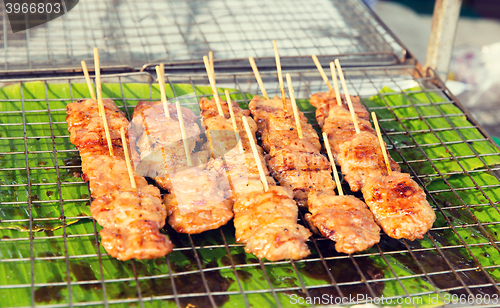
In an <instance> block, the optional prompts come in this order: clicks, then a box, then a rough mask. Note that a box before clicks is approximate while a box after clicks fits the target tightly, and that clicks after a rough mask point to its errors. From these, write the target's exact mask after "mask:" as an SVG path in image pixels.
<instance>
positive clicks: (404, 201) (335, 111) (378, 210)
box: [311, 92, 436, 240]
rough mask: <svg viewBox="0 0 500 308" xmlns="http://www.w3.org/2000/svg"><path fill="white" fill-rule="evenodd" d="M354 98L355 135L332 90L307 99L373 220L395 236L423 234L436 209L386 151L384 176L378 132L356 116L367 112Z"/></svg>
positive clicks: (344, 111)
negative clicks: (357, 120)
mask: <svg viewBox="0 0 500 308" xmlns="http://www.w3.org/2000/svg"><path fill="white" fill-rule="evenodd" d="M354 99H356V100H357V98H354ZM354 99H353V103H354V101H355V100H354ZM357 102H358V103H356V105H357V106H356V107H354V109H355V111H356V114H357V115H358V117H359V122H358V123H360V129H361V132H360V133H359V134H355V133H354V132H353V124H352V119H350V114H349V111H348V109H347V108H346V107H345V104H344V106H338V105H336V99H334V93H333V92H329V93H324V94H321V93H318V94H314V95H313V96H312V97H311V104H314V106H315V107H317V108H318V109H317V110H316V118H317V119H318V122H320V126H322V130H323V131H324V132H326V133H327V135H328V139H329V141H330V142H335V143H336V144H335V146H334V152H336V156H337V161H338V163H339V165H340V166H341V169H342V173H344V174H345V179H346V181H347V182H348V183H349V185H350V187H351V190H352V191H359V190H360V189H361V191H362V193H363V197H364V199H365V201H366V203H367V205H368V207H369V208H370V210H371V211H372V213H373V215H374V217H375V221H376V222H377V224H378V225H379V226H381V227H382V229H383V230H384V232H385V233H387V234H388V235H389V236H390V237H393V238H396V239H399V238H405V239H409V240H414V239H416V238H423V235H424V234H425V233H426V232H427V231H428V230H429V229H430V228H431V227H432V224H433V223H434V221H435V219H436V216H435V213H434V211H433V209H432V208H431V206H430V205H429V203H428V202H427V200H426V196H425V193H424V192H423V190H422V188H421V187H420V186H418V184H417V183H415V181H413V180H412V179H411V177H410V175H408V174H405V173H400V172H399V171H400V168H399V165H398V164H397V163H396V162H395V161H394V160H393V159H392V158H391V157H390V155H388V158H389V164H390V168H391V170H392V175H388V171H387V167H386V166H385V162H384V157H383V155H382V149H381V147H380V144H379V140H378V137H377V136H376V135H375V132H374V131H373V129H372V128H371V126H369V122H368V121H365V120H363V119H361V118H364V117H365V116H366V114H365V112H363V110H364V108H363V106H362V105H361V104H360V103H359V100H357ZM365 111H366V110H365ZM349 122H350V123H349Z"/></svg>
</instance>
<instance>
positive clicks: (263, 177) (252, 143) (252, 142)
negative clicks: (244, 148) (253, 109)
mask: <svg viewBox="0 0 500 308" xmlns="http://www.w3.org/2000/svg"><path fill="white" fill-rule="evenodd" d="M241 119H242V121H243V126H244V127H245V131H246V133H247V136H248V140H249V141H250V146H251V147H252V152H253V157H254V158H255V163H256V164H257V169H258V170H259V176H260V180H261V182H262V185H263V186H264V191H268V190H269V185H268V184H267V179H266V174H265V173H264V167H263V166H262V161H261V160H260V156H259V152H258V151H257V146H256V145H255V139H254V138H253V134H252V131H251V130H250V126H249V125H248V121H247V118H246V117H245V116H243V117H242V118H241Z"/></svg>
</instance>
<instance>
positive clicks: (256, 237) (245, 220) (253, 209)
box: [234, 186, 311, 261]
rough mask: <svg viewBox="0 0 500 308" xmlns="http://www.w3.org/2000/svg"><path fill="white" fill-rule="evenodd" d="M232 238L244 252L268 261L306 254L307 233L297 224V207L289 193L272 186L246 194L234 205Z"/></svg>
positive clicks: (295, 258) (304, 255) (307, 231)
mask: <svg viewBox="0 0 500 308" xmlns="http://www.w3.org/2000/svg"><path fill="white" fill-rule="evenodd" d="M234 211H235V217H234V226H235V228H236V241H237V242H239V243H246V247H245V251H246V252H248V253H253V254H255V255H256V256H257V257H259V258H266V259H268V260H270V261H277V260H283V259H293V260H298V259H302V258H304V257H306V256H308V255H309V254H310V251H309V249H308V247H307V244H306V241H307V239H308V238H309V237H310V236H311V232H309V230H307V229H306V228H305V227H304V226H302V225H299V224H297V216H298V208H297V205H296V204H295V202H294V201H293V199H292V192H291V191H290V190H288V189H286V188H284V187H279V186H272V187H270V188H269V190H268V191H267V192H264V191H263V190H262V191H260V193H253V194H248V195H246V196H245V197H243V198H241V199H239V200H238V201H237V202H236V203H235V204H234Z"/></svg>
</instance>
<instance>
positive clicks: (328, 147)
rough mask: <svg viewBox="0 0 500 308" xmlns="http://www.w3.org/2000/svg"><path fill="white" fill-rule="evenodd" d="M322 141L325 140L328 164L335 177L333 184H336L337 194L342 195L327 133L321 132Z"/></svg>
mask: <svg viewBox="0 0 500 308" xmlns="http://www.w3.org/2000/svg"><path fill="white" fill-rule="evenodd" d="M323 141H324V142H325V148H326V152H327V153H328V159H329V160H330V165H332V172H333V178H334V179H335V184H337V189H338V191H339V196H343V195H344V191H343V190H342V185H341V184H340V178H339V174H338V172H337V166H336V165H335V160H334V159H333V154H332V149H331V148H330V141H328V135H327V134H326V133H325V132H323Z"/></svg>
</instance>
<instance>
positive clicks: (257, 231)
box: [199, 93, 311, 261]
mask: <svg viewBox="0 0 500 308" xmlns="http://www.w3.org/2000/svg"><path fill="white" fill-rule="evenodd" d="M226 97H229V95H228V94H227V93H226ZM230 103H231V107H232V110H233V112H232V113H233V116H234V118H231V112H230V110H229V105H228V103H227V102H225V101H220V104H219V106H220V107H221V110H222V111H223V115H220V114H219V112H218V110H217V109H218V108H217V104H216V102H215V99H212V100H207V99H205V98H202V99H201V100H200V102H199V105H200V109H201V115H202V117H203V123H204V125H205V128H206V130H207V135H208V136H209V138H210V139H211V142H209V145H211V147H212V152H213V153H214V154H216V155H220V156H222V157H224V163H225V169H226V170H227V175H228V178H229V181H230V183H231V191H232V195H233V199H234V200H235V204H234V207H233V211H234V226H235V229H236V234H235V236H236V241H237V242H239V243H245V244H246V246H245V251H246V252H247V253H253V254H255V255H256V256H257V257H259V258H266V259H268V260H270V261H278V260H284V259H294V260H297V259H301V258H304V257H306V256H308V255H309V254H310V251H309V249H308V248H307V244H306V243H305V242H306V241H307V239H308V238H309V237H310V235H311V233H310V232H309V230H307V229H306V228H305V227H304V226H302V225H299V224H297V218H298V207H297V204H296V203H295V202H294V201H293V198H292V195H291V192H290V191H289V190H288V189H286V188H283V187H277V186H273V184H274V181H273V180H272V178H269V177H267V175H268V174H269V172H268V170H267V168H266V167H265V164H264V163H263V162H264V157H263V151H262V149H260V147H258V146H257V145H255V144H253V146H254V147H255V152H256V153H257V155H254V154H252V151H251V150H250V148H251V147H252V144H251V142H253V138H254V136H255V131H256V130H257V125H256V124H255V122H254V121H253V120H252V119H251V118H246V119H245V120H246V121H247V125H248V129H245V125H244V123H243V121H244V120H243V117H244V116H246V115H248V114H249V112H248V111H247V110H243V109H241V108H240V107H239V106H238V105H237V104H234V103H232V102H230ZM226 117H227V118H226ZM228 118H230V119H228ZM231 120H234V124H235V125H232V123H231ZM236 132H241V134H240V135H239V137H240V138H239V139H240V140H241V144H242V147H241V148H240V147H238V146H237V141H238V138H236V134H235V133H236ZM242 150H243V151H242ZM257 164H260V165H261V167H262V171H263V176H264V180H262V178H261V175H260V174H259V171H258V169H259V167H258V165H257ZM263 181H265V182H266V183H269V184H270V185H271V187H270V188H269V189H268V190H266V187H265V186H264V182H263Z"/></svg>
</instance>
